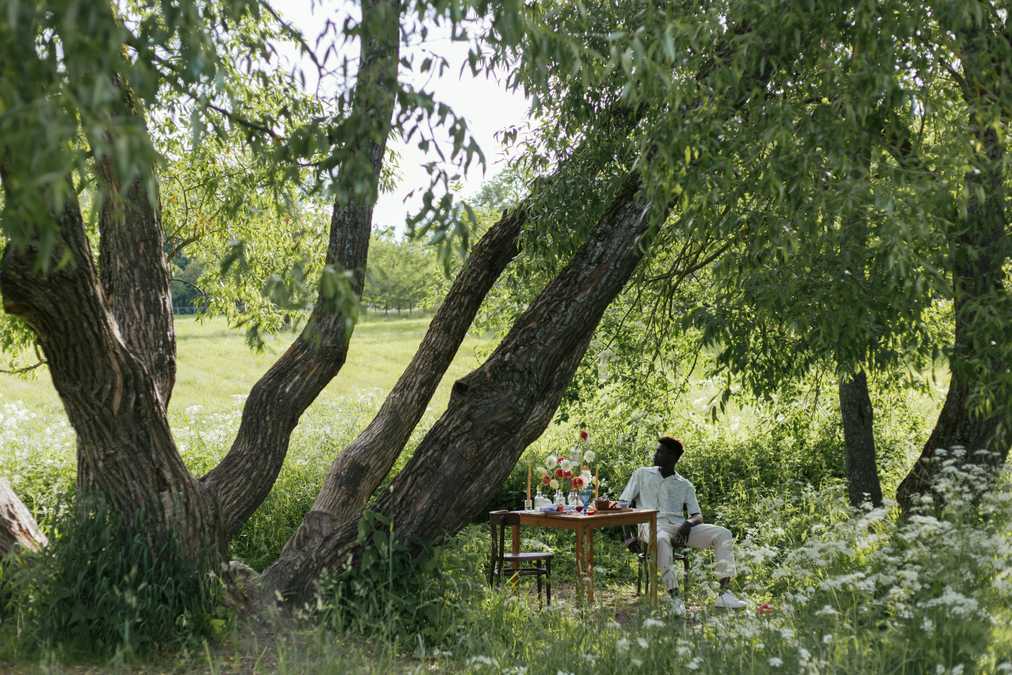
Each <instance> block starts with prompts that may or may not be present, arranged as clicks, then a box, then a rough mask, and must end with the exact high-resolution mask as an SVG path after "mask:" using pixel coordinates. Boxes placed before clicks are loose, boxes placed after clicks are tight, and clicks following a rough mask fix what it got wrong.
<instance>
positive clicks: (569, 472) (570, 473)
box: [563, 471, 573, 478]
mask: <svg viewBox="0 0 1012 675" xmlns="http://www.w3.org/2000/svg"><path fill="white" fill-rule="evenodd" d="M563 476H564V477H566V478H572V477H573V472H572V471H566V472H565V473H564V474H563Z"/></svg>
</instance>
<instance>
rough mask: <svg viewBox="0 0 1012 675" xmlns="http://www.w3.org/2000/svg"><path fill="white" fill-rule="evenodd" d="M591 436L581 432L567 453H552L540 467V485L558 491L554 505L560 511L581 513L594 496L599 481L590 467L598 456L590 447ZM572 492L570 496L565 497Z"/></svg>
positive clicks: (583, 431)
mask: <svg viewBox="0 0 1012 675" xmlns="http://www.w3.org/2000/svg"><path fill="white" fill-rule="evenodd" d="M588 438H589V435H588V434H587V432H586V431H585V430H583V429H581V430H580V441H579V442H578V443H577V444H576V445H574V446H573V447H572V448H571V449H570V451H569V452H568V453H566V454H561V453H560V454H558V455H556V454H551V455H549V456H548V457H546V458H545V461H544V466H543V467H542V468H541V485H542V486H543V487H545V488H548V489H549V490H554V491H555V500H554V502H555V506H556V509H557V510H559V511H563V510H565V508H566V507H567V506H570V507H573V508H574V509H575V510H577V511H582V510H583V509H584V508H586V507H587V505H588V504H589V502H590V500H591V497H592V496H593V493H594V491H593V489H592V488H593V487H594V486H596V485H597V483H598V481H597V478H595V477H594V475H593V474H591V472H590V465H591V462H593V461H594V460H595V459H596V458H597V456H596V455H595V454H594V451H593V450H591V449H590V448H589V447H588V442H587V441H588ZM567 492H568V493H569V497H568V499H567V497H566V496H565V495H566V493H567Z"/></svg>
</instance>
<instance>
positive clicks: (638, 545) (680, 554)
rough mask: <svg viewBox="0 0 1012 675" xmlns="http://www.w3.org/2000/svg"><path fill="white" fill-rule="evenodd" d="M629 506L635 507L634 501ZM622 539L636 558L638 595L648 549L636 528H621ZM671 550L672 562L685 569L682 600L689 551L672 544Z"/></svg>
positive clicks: (687, 587) (687, 582)
mask: <svg viewBox="0 0 1012 675" xmlns="http://www.w3.org/2000/svg"><path fill="white" fill-rule="evenodd" d="M629 506H633V507H635V506H636V502H635V500H634V501H633V502H631V503H630V504H629ZM622 537H623V539H624V540H625V546H626V548H628V549H629V551H630V552H631V553H632V554H633V555H635V556H636V595H640V594H641V593H642V592H643V580H644V579H645V578H646V575H647V564H648V563H649V560H648V556H649V555H650V547H649V546H648V545H647V544H646V543H644V542H643V541H642V540H641V539H640V535H639V528H637V527H629V526H625V527H623V528H622ZM671 549H672V550H671V558H672V560H678V561H681V563H682V567H684V568H685V571H684V573H683V583H682V585H683V587H684V588H682V597H683V598H684V597H687V596H688V594H689V549H688V547H687V546H684V545H682V546H675V545H674V544H672V546H671Z"/></svg>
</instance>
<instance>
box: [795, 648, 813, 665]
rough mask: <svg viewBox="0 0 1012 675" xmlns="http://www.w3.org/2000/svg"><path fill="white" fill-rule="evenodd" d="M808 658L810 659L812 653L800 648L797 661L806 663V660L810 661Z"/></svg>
mask: <svg viewBox="0 0 1012 675" xmlns="http://www.w3.org/2000/svg"><path fill="white" fill-rule="evenodd" d="M810 658H812V652H810V651H808V650H807V649H805V648H804V647H801V648H800V649H798V659H799V660H800V661H801V662H802V663H807V662H808V659H810Z"/></svg>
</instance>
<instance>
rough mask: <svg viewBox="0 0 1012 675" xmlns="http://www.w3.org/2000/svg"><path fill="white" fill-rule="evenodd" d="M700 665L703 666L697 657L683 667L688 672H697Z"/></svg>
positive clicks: (701, 660)
mask: <svg viewBox="0 0 1012 675" xmlns="http://www.w3.org/2000/svg"><path fill="white" fill-rule="evenodd" d="M701 665H703V659H701V658H700V657H698V656H697V657H696V658H694V659H692V660H691V661H689V662H688V663H686V664H685V667H686V668H688V669H689V670H699V667H700V666H701Z"/></svg>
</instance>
